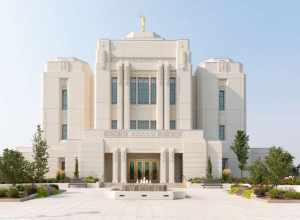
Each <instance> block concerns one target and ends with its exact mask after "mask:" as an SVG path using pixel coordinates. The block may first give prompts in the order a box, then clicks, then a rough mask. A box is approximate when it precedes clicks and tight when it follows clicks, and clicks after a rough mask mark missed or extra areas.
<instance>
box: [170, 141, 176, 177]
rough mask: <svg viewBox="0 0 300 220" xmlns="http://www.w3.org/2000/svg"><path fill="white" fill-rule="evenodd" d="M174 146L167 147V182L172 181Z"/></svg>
mask: <svg viewBox="0 0 300 220" xmlns="http://www.w3.org/2000/svg"><path fill="white" fill-rule="evenodd" d="M174 156H175V155H174V148H173V147H170V148H169V183H174V170H175V168H174V166H175V165H174V160H175V159H174Z"/></svg>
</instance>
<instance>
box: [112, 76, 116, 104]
mask: <svg viewBox="0 0 300 220" xmlns="http://www.w3.org/2000/svg"><path fill="white" fill-rule="evenodd" d="M117 83H118V80H117V78H116V77H113V78H111V104H117V102H118V99H117V92H118V91H117V89H118V88H117V85H118V84H117Z"/></svg>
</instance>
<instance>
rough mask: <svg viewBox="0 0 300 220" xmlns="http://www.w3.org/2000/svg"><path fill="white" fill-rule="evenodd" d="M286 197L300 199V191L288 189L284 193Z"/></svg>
mask: <svg viewBox="0 0 300 220" xmlns="http://www.w3.org/2000/svg"><path fill="white" fill-rule="evenodd" d="M284 198H285V199H300V192H293V191H286V192H285V193H284Z"/></svg>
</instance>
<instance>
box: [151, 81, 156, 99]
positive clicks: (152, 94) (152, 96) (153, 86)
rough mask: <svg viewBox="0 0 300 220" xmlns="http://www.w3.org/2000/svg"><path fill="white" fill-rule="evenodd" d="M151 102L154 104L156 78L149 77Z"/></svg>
mask: <svg viewBox="0 0 300 220" xmlns="http://www.w3.org/2000/svg"><path fill="white" fill-rule="evenodd" d="M151 104H156V78H151Z"/></svg>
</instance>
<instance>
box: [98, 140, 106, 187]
mask: <svg viewBox="0 0 300 220" xmlns="http://www.w3.org/2000/svg"><path fill="white" fill-rule="evenodd" d="M99 147H100V174H99V178H100V179H101V180H102V181H104V163H105V142H104V140H102V144H99Z"/></svg>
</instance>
